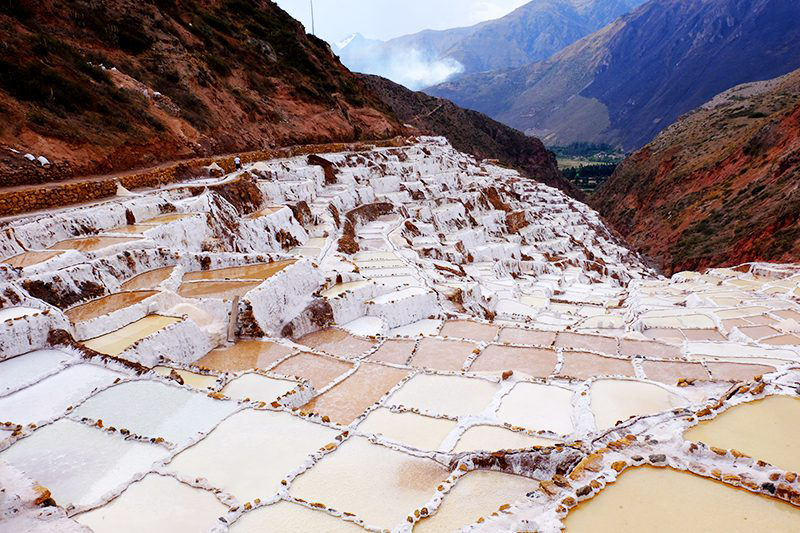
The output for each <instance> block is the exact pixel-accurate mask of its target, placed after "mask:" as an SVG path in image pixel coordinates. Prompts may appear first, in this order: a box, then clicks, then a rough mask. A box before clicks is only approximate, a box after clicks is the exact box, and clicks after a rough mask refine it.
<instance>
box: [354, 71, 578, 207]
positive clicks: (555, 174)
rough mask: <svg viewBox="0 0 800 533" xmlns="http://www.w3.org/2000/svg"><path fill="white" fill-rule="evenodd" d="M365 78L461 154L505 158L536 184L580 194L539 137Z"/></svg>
mask: <svg viewBox="0 0 800 533" xmlns="http://www.w3.org/2000/svg"><path fill="white" fill-rule="evenodd" d="M363 80H364V82H365V84H366V85H367V86H368V87H369V88H370V89H371V90H372V91H374V92H375V94H376V95H377V96H378V97H380V98H381V99H382V100H383V102H384V103H385V104H386V105H387V106H388V107H389V109H391V110H392V112H394V113H395V114H396V115H397V117H398V118H399V119H400V120H401V121H403V122H404V123H406V124H410V125H412V126H414V127H416V128H417V129H419V130H420V131H422V132H423V133H428V134H432V135H441V136H443V137H447V139H448V140H449V141H450V143H451V144H452V145H453V146H454V147H455V148H456V149H457V150H460V151H462V152H467V153H471V154H473V155H475V156H476V157H479V158H482V159H497V160H500V161H502V162H504V163H506V164H509V165H512V166H513V167H515V168H516V169H517V170H519V171H521V172H523V173H524V174H525V175H527V176H529V177H531V178H534V179H536V180H537V181H540V182H542V183H544V184H546V185H550V186H551V187H557V188H559V189H561V190H562V191H564V192H566V193H567V194H569V195H571V196H573V197H580V196H581V193H580V191H578V190H577V189H575V187H574V186H573V185H572V184H571V183H570V182H568V181H567V180H565V179H564V178H563V176H562V175H561V172H559V170H558V165H557V164H556V159H555V156H554V155H553V154H552V153H551V152H549V151H547V149H546V148H545V147H544V145H543V144H542V142H541V141H540V140H539V139H536V138H533V137H528V136H526V135H525V134H523V133H522V132H520V131H517V130H515V129H513V128H509V127H508V126H506V125H504V124H501V123H499V122H497V121H495V120H492V119H491V118H489V117H487V116H486V115H484V114H482V113H478V112H476V111H470V110H467V109H462V108H460V107H458V106H457V105H455V104H454V103H453V102H450V101H449V100H444V99H441V98H435V97H433V96H429V95H427V94H425V93H422V92H415V91H411V90H409V89H406V88H405V87H403V86H402V85H398V84H396V83H394V82H392V81H389V80H387V79H385V78H381V77H379V76H368V75H364V76H363Z"/></svg>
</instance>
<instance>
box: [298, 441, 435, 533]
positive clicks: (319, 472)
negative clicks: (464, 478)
mask: <svg viewBox="0 0 800 533" xmlns="http://www.w3.org/2000/svg"><path fill="white" fill-rule="evenodd" d="M370 465H381V467H380V468H371V467H370ZM447 474H448V472H447V470H446V469H445V468H444V467H442V466H441V465H439V464H438V463H436V462H434V461H432V460H430V459H420V458H416V457H413V456H410V455H407V454H404V453H401V452H398V451H395V450H392V449H391V448H387V447H385V446H380V445H376V444H371V443H370V442H369V441H368V440H366V439H364V438H362V437H353V438H351V439H349V440H347V441H346V442H345V443H343V444H341V445H340V446H339V448H338V449H337V450H336V452H335V453H332V454H330V455H328V456H326V457H324V458H323V459H322V460H320V462H319V463H318V464H317V465H316V466H315V467H314V468H313V469H311V470H309V471H308V472H306V473H304V474H303V475H301V476H300V477H298V478H297V479H296V480H295V481H294V483H292V487H291V489H290V493H291V494H292V495H293V496H295V497H298V498H303V499H304V500H307V501H314V502H315V501H324V502H326V503H327V504H328V505H330V506H331V507H333V508H335V509H341V510H342V511H347V512H350V513H354V514H355V515H356V516H357V517H358V518H360V519H362V520H364V521H365V522H366V523H368V524H370V525H371V526H372V527H377V528H391V527H393V526H394V525H395V524H400V523H402V521H403V520H405V517H406V515H407V514H408V513H409V512H413V510H414V509H416V508H418V507H421V506H422V505H423V504H424V503H425V502H426V501H427V500H428V498H430V496H431V495H432V494H433V493H434V491H435V489H436V486H437V485H438V484H439V483H441V482H442V481H444V480H445V478H446V477H447Z"/></svg>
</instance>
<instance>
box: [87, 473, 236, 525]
mask: <svg viewBox="0 0 800 533" xmlns="http://www.w3.org/2000/svg"><path fill="white" fill-rule="evenodd" d="M143 510H146V512H143ZM225 510H226V508H225V506H224V505H222V504H221V503H220V502H219V500H217V499H216V498H215V497H214V495H213V494H212V493H211V492H209V491H205V490H201V489H195V488H192V487H190V486H189V485H186V484H184V483H181V482H179V481H178V480H176V479H175V478H172V477H169V476H159V475H158V474H148V475H147V476H145V477H144V479H142V480H141V481H138V482H136V483H133V484H132V485H131V486H130V487H128V488H127V489H126V490H125V492H123V493H122V495H120V496H119V497H118V498H116V499H115V500H113V501H112V502H111V503H109V504H108V505H105V506H103V507H101V508H99V509H95V510H93V511H89V512H87V513H84V514H81V515H78V516H77V517H76V519H77V521H78V522H80V523H81V524H83V525H85V526H89V527H90V528H91V529H92V531H95V532H96V533H106V532H108V533H127V532H131V533H133V532H136V531H206V530H208V529H210V528H212V527H213V526H214V524H215V523H216V522H217V517H218V516H221V515H223V514H224V513H225Z"/></svg>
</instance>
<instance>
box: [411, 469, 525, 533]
mask: <svg viewBox="0 0 800 533" xmlns="http://www.w3.org/2000/svg"><path fill="white" fill-rule="evenodd" d="M538 486H539V484H538V483H537V482H536V481H534V480H532V479H530V478H526V477H522V476H514V475H510V474H504V473H502V472H485V471H484V472H481V471H479V472H470V473H469V474H467V475H465V476H464V477H462V478H461V479H459V480H458V482H457V483H456V485H455V487H453V488H452V489H450V492H449V493H448V494H447V496H446V497H445V499H444V502H443V503H442V506H441V507H440V508H439V510H438V511H437V512H436V514H435V515H433V516H432V517H431V518H427V519H425V520H422V521H421V522H420V523H419V524H418V525H417V526H416V527H414V531H415V532H423V533H424V532H431V533H432V532H436V531H458V530H459V529H461V528H462V527H464V526H468V525H471V524H474V523H475V522H477V521H478V520H480V519H482V518H484V517H487V516H489V515H491V514H492V513H494V512H497V511H498V510H499V509H500V507H501V506H503V505H508V504H510V503H513V502H514V501H516V500H524V499H525V497H526V495H527V494H528V493H529V492H532V491H534V490H536V488H537V487H538Z"/></svg>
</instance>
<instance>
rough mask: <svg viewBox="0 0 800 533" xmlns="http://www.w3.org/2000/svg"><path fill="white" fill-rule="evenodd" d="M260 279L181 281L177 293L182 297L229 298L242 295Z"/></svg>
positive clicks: (256, 285)
mask: <svg viewBox="0 0 800 533" xmlns="http://www.w3.org/2000/svg"><path fill="white" fill-rule="evenodd" d="M261 283H263V282H262V281H193V282H190V283H181V286H180V287H179V288H178V294H179V295H181V296H183V297H184V298H221V299H223V300H229V299H232V298H234V297H236V296H239V297H241V296H244V295H245V294H247V293H248V292H250V291H251V290H253V289H255V288H256V287H258V286H259V285H261Z"/></svg>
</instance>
